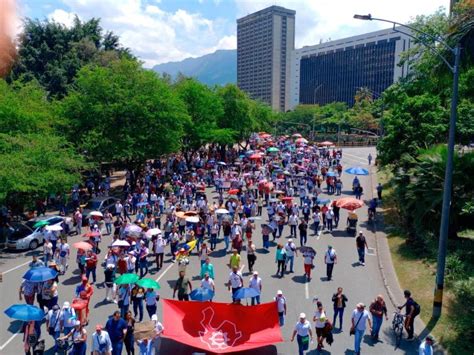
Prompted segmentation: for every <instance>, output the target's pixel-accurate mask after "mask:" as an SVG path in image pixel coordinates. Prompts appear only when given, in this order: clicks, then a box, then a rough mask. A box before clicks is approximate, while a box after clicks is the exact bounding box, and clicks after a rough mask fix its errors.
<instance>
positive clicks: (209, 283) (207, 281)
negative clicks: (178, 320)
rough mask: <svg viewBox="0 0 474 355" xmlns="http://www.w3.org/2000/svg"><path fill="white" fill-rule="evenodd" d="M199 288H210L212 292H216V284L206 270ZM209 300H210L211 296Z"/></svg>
mask: <svg viewBox="0 0 474 355" xmlns="http://www.w3.org/2000/svg"><path fill="white" fill-rule="evenodd" d="M201 288H203V289H204V288H206V289H209V290H211V291H212V292H213V293H214V294H215V293H216V284H215V283H214V280H213V279H212V278H211V277H210V276H209V273H207V272H206V273H205V274H204V278H203V279H202V280H201ZM210 301H211V302H212V298H211V299H210Z"/></svg>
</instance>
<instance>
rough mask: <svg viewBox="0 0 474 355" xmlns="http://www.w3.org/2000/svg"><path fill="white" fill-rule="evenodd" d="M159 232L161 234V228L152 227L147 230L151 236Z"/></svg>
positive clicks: (147, 233)
mask: <svg viewBox="0 0 474 355" xmlns="http://www.w3.org/2000/svg"><path fill="white" fill-rule="evenodd" d="M158 234H161V229H159V228H151V229H149V230H147V231H146V235H147V236H148V237H151V236H152V235H158Z"/></svg>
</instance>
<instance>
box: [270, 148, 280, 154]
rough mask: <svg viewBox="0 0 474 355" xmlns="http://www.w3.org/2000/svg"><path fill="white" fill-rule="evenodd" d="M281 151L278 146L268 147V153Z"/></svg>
mask: <svg viewBox="0 0 474 355" xmlns="http://www.w3.org/2000/svg"><path fill="white" fill-rule="evenodd" d="M279 151H280V149H278V148H277V147H270V148H268V149H267V152H268V153H277V152H279Z"/></svg>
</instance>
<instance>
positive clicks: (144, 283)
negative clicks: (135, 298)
mask: <svg viewBox="0 0 474 355" xmlns="http://www.w3.org/2000/svg"><path fill="white" fill-rule="evenodd" d="M137 285H138V286H140V287H143V288H154V289H157V290H159V289H160V288H161V287H160V284H159V283H158V282H156V281H155V280H152V279H141V280H139V281H137Z"/></svg>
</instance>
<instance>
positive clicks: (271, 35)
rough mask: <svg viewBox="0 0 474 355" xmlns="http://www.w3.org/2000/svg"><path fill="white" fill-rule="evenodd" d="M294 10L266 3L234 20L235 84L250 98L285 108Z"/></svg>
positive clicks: (292, 40)
mask: <svg viewBox="0 0 474 355" xmlns="http://www.w3.org/2000/svg"><path fill="white" fill-rule="evenodd" d="M294 48H295V11H293V10H288V9H285V8H283V7H280V6H270V7H268V8H266V9H263V10H260V11H258V12H255V13H253V14H250V15H247V16H245V17H242V18H240V19H238V20H237V85H238V86H239V88H240V89H242V90H243V91H245V92H246V93H248V94H249V95H250V97H251V98H253V99H257V100H261V101H263V102H265V103H267V104H269V105H270V106H271V107H272V108H273V109H274V110H277V111H286V110H287V109H288V108H289V105H290V97H289V89H290V80H289V79H290V77H289V75H290V57H291V52H292V51H293V50H294Z"/></svg>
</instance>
